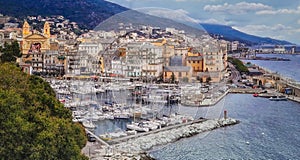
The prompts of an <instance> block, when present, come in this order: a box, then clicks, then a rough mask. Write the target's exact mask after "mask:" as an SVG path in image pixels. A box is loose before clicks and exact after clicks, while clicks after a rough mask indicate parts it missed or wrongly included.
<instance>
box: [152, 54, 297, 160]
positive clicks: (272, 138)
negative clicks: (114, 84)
mask: <svg viewBox="0 0 300 160" xmlns="http://www.w3.org/2000/svg"><path fill="white" fill-rule="evenodd" d="M259 56H263V57H282V58H289V59H290V60H291V61H250V62H252V63H254V64H257V65H259V66H262V67H264V68H267V69H269V70H272V71H274V72H278V73H280V74H282V75H283V76H285V77H290V78H292V79H294V80H296V81H300V55H270V54H269V55H259ZM223 110H227V111H228V114H229V116H230V117H232V118H236V119H238V120H240V121H241V123H240V124H237V125H234V126H230V127H226V128H220V129H216V130H213V131H210V132H206V133H201V134H199V135H196V136H193V137H190V138H185V139H182V140H180V141H177V142H175V143H172V144H168V145H166V146H162V147H157V148H154V149H153V150H152V151H151V156H153V157H154V158H156V159H159V160H198V159H208V160H210V159H276V160H277V159H278V160H285V159H292V160H293V159H300V152H299V151H300V135H299V133H300V123H299V122H300V104H299V103H296V102H292V101H279V102H275V101H270V100H268V99H265V98H256V97H253V96H252V95H242V94H229V95H227V96H226V97H225V98H224V99H223V100H222V101H220V102H219V103H218V104H217V105H216V106H214V107H211V108H190V107H180V112H181V113H185V114H190V115H194V116H195V117H207V118H218V117H220V116H221V115H222V112H223Z"/></svg>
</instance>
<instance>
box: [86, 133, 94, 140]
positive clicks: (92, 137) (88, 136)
mask: <svg viewBox="0 0 300 160" xmlns="http://www.w3.org/2000/svg"><path fill="white" fill-rule="evenodd" d="M86 135H87V138H88V141H89V142H96V137H95V136H93V135H92V134H90V133H87V134H86Z"/></svg>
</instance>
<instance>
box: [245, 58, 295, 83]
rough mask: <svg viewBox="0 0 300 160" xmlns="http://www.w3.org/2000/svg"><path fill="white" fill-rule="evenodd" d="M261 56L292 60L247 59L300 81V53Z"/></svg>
mask: <svg viewBox="0 0 300 160" xmlns="http://www.w3.org/2000/svg"><path fill="white" fill-rule="evenodd" d="M257 56H259V57H280V58H288V59H290V60H291V61H258V60H252V61H246V62H251V63H253V64H257V65H258V66H261V67H264V68H267V69H269V70H271V71H273V72H278V73H279V74H281V75H283V76H285V77H289V78H292V79H294V80H296V81H298V82H300V55H282V54H258V55H257Z"/></svg>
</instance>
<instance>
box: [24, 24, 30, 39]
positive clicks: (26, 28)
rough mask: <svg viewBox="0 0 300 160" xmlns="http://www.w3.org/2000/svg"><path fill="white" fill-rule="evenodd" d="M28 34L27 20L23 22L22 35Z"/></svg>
mask: <svg viewBox="0 0 300 160" xmlns="http://www.w3.org/2000/svg"><path fill="white" fill-rule="evenodd" d="M28 35H30V25H29V24H28V22H27V21H25V22H24V24H23V37H26V36H28Z"/></svg>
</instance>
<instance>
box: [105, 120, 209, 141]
mask: <svg viewBox="0 0 300 160" xmlns="http://www.w3.org/2000/svg"><path fill="white" fill-rule="evenodd" d="M206 120H207V119H197V120H193V121H190V122H186V123H181V124H177V125H172V126H167V127H163V128H160V129H156V130H153V131H149V132H144V133H138V134H135V135H131V136H126V137H121V138H116V139H113V140H110V141H107V142H108V143H109V144H117V143H121V142H125V141H128V140H129V139H134V138H138V137H142V136H147V135H150V134H154V133H159V132H162V131H167V130H171V129H174V128H179V127H182V126H187V125H191V124H196V123H201V122H204V121H206Z"/></svg>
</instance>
